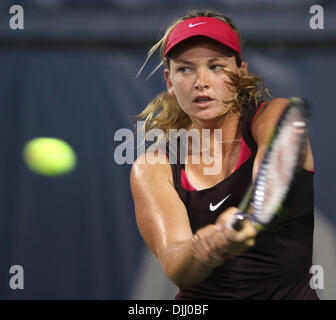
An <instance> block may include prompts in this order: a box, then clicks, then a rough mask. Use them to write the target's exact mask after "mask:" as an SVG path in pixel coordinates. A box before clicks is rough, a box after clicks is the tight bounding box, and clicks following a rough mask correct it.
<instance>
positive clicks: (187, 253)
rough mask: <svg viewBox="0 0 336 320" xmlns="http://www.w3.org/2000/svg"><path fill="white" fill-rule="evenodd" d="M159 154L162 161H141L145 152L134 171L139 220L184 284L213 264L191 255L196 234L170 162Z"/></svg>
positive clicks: (170, 271)
mask: <svg viewBox="0 0 336 320" xmlns="http://www.w3.org/2000/svg"><path fill="white" fill-rule="evenodd" d="M156 155H157V156H158V157H160V161H161V163H162V164H159V163H158V164H148V163H147V164H142V163H143V162H145V155H142V156H141V157H140V158H138V159H137V161H136V162H135V163H134V164H133V167H132V170H131V176H130V183H131V191H132V195H133V200H134V206H135V212H136V220H137V224H138V227H139V230H140V233H141V235H142V236H143V238H144V240H145V242H146V243H147V245H148V246H149V248H150V249H151V251H152V252H153V253H154V254H155V255H156V256H157V257H158V259H159V260H160V263H161V265H162V267H163V269H164V271H165V273H166V274H167V276H168V277H169V278H170V279H171V280H172V281H173V282H174V283H175V284H176V285H177V286H178V287H184V286H188V285H191V284H195V283H198V282H200V281H202V280H204V279H205V278H206V277H207V276H208V275H209V273H210V272H211V267H209V266H207V265H205V264H204V263H202V262H200V261H199V260H197V259H195V258H194V256H193V254H192V239H193V234H192V231H191V228H190V223H189V219H188V214H187V211H186V209H185V206H184V204H183V202H182V201H181V199H180V198H179V196H178V194H177V192H176V191H175V189H174V187H173V181H172V174H171V168H170V164H169V163H168V161H167V160H166V159H165V156H164V155H162V154H161V155H160V154H156Z"/></svg>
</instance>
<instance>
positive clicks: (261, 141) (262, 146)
mask: <svg viewBox="0 0 336 320" xmlns="http://www.w3.org/2000/svg"><path fill="white" fill-rule="evenodd" d="M288 103H289V100H288V99H285V98H276V99H273V100H271V101H269V102H267V103H266V104H265V105H264V106H263V107H262V110H260V112H258V114H257V115H256V117H255V119H254V121H253V123H252V127H251V133H252V136H253V138H254V140H255V141H256V143H257V145H258V151H257V154H256V158H255V160H254V165H253V177H255V176H256V174H257V171H258V168H259V166H260V164H261V161H262V159H263V156H264V153H265V151H266V149H267V146H268V142H269V137H270V135H271V134H272V132H273V131H274V128H275V127H276V124H277V122H278V120H279V118H280V116H281V114H282V113H283V112H284V111H285V109H286V108H287V106H288ZM302 167H303V168H305V169H307V170H314V161H313V154H312V150H311V147H310V142H309V139H307V144H306V146H305V150H304V154H303V159H302Z"/></svg>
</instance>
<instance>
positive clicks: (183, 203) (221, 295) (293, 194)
mask: <svg viewBox="0 0 336 320" xmlns="http://www.w3.org/2000/svg"><path fill="white" fill-rule="evenodd" d="M158 48H160V49H161V55H162V64H163V65H164V77H165V81H166V85H167V92H163V93H161V94H159V95H158V96H157V97H156V98H155V99H154V100H153V101H151V102H150V103H149V105H148V106H147V107H146V108H145V109H144V110H143V112H142V113H141V114H140V115H139V116H138V119H143V120H144V121H145V128H146V130H147V131H148V130H150V129H153V128H158V129H161V130H163V131H164V132H165V133H166V137H167V148H166V150H164V149H162V148H161V149H160V148H158V149H157V150H155V151H148V152H146V153H145V154H143V155H142V156H140V157H139V158H138V159H137V161H136V162H135V163H134V165H133V167H132V170H131V176H130V182H131V191H132V195H133V199H134V204H135V211H136V218H137V223H138V227H139V230H140V232H141V234H142V236H143V238H144V240H145V241H146V243H147V244H148V246H149V248H150V249H151V250H152V252H153V253H154V254H155V255H156V256H157V258H158V259H159V261H160V263H161V265H162V268H163V270H164V272H165V273H166V274H167V276H168V277H169V278H170V279H171V280H172V281H173V282H174V283H175V284H176V285H177V286H178V287H179V289H180V290H179V292H178V294H177V296H176V297H175V298H176V299H318V298H317V295H316V293H315V290H313V289H311V288H310V286H309V280H310V276H311V275H310V273H309V270H310V267H311V264H312V242H313V223H314V220H313V219H314V218H313V208H314V202H313V201H314V200H313V199H314V194H313V170H314V164H313V156H312V151H311V148H310V144H309V141H308V142H307V145H306V147H305V153H304V156H303V158H302V162H301V164H300V166H301V169H300V170H299V173H298V174H297V175H296V177H295V180H294V182H293V185H292V188H291V190H290V192H289V194H288V197H287V198H286V201H285V206H284V207H285V208H286V210H287V211H288V214H287V215H285V217H283V218H281V219H278V220H277V221H276V222H275V223H273V224H272V227H269V228H267V229H265V230H264V231H261V232H257V231H256V229H255V228H254V226H253V225H252V223H251V222H250V221H248V220H247V221H244V223H243V228H242V229H241V230H240V231H235V230H233V229H232V228H231V227H230V224H229V221H231V220H232V219H233V216H234V215H235V214H236V213H237V212H238V209H237V207H238V205H239V203H240V201H241V200H242V198H243V196H244V193H245V192H246V190H247V188H248V186H249V185H250V184H251V181H252V180H253V178H254V177H255V175H256V173H257V170H258V167H259V165H260V162H261V160H262V158H263V155H264V152H265V149H266V147H267V143H268V139H269V136H270V134H271V132H272V130H273V129H274V127H275V125H276V123H277V120H278V119H279V117H280V115H281V113H282V112H283V111H284V110H285V108H286V106H287V105H288V100H287V99H284V98H276V99H271V100H268V101H266V100H265V96H266V89H265V87H264V86H263V82H262V79H261V78H260V77H259V76H257V75H253V74H251V73H249V71H248V68H247V63H246V62H245V61H243V59H242V51H241V38H240V35H239V32H238V30H237V28H236V27H235V25H234V23H233V22H232V20H231V19H229V18H228V17H225V16H223V15H221V14H219V13H216V12H212V11H193V12H191V13H189V14H188V15H186V16H185V17H183V18H181V19H178V20H177V21H176V22H175V23H174V24H173V25H171V26H170V27H169V28H168V29H167V31H166V33H165V34H164V36H163V37H162V39H161V40H160V41H159V42H158V43H157V44H156V45H154V46H153V48H152V49H151V50H150V51H149V54H148V56H147V60H148V59H149V58H150V56H151V55H152V54H153V52H155V50H156V49H158ZM147 60H146V61H147ZM171 129H177V130H180V129H185V130H186V132H194V133H195V132H198V133H199V137H200V139H199V142H196V143H194V142H193V143H192V144H190V143H187V144H183V143H182V142H181V141H182V140H181V139H178V147H177V148H175V149H174V150H175V152H172V148H171V144H172V143H171V141H170V138H169V132H170V130H171ZM204 133H209V134H210V139H208V140H207V139H205V138H204V137H205V135H203V134H204ZM218 133H220V134H218ZM196 136H197V135H196ZM189 138H190V137H187V142H188V141H189V140H190V139H189ZM196 140H197V139H196ZM197 144H198V147H199V148H196V150H198V151H199V152H195V149H194V148H193V147H194V146H195V145H197ZM181 146H182V147H181ZM183 146H184V147H185V148H186V149H183V148H184V147H183ZM173 155H174V157H173ZM173 158H174V159H173ZM153 160H159V161H153ZM210 160H213V161H212V162H211V165H212V167H211V165H210V162H209V161H210ZM210 167H211V168H212V169H214V168H216V170H212V171H211V170H209V171H206V169H211V168H210Z"/></svg>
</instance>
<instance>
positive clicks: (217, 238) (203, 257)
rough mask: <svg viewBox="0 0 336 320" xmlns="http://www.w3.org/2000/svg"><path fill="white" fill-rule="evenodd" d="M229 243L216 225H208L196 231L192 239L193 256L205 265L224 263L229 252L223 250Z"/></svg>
mask: <svg viewBox="0 0 336 320" xmlns="http://www.w3.org/2000/svg"><path fill="white" fill-rule="evenodd" d="M225 244H228V242H227V240H226V239H225V237H223V235H222V233H220V232H219V231H218V230H217V228H215V226H214V225H208V226H206V227H204V228H202V229H200V230H198V231H197V232H196V234H195V235H194V237H193V239H192V253H193V256H194V257H195V258H196V259H197V260H199V261H201V262H202V263H204V264H205V265H207V266H209V267H211V268H214V267H217V266H219V265H222V264H223V263H224V261H225V260H226V259H227V254H226V253H225V252H224V251H223V250H222V248H221V247H224V246H225Z"/></svg>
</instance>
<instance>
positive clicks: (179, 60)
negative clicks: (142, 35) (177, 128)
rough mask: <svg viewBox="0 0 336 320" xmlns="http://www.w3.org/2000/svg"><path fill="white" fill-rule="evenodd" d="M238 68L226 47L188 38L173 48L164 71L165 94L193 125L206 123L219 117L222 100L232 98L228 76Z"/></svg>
mask: <svg viewBox="0 0 336 320" xmlns="http://www.w3.org/2000/svg"><path fill="white" fill-rule="evenodd" d="M239 69H243V70H244V71H245V72H246V64H245V63H243V64H242V66H241V67H240V68H238V66H237V64H236V60H235V56H234V54H233V53H232V51H231V50H229V49H228V48H227V47H225V46H223V45H221V44H219V43H217V42H216V41H213V40H211V39H207V38H197V39H195V38H194V39H189V40H187V41H185V42H183V43H182V44H181V45H180V46H178V47H177V48H175V49H174V52H173V56H172V58H171V59H170V68H169V69H165V78H166V83H167V88H168V92H169V93H170V94H172V95H175V96H176V99H177V101H178V103H179V105H180V106H181V108H182V109H183V110H184V112H186V113H187V114H188V115H189V117H190V118H191V119H192V120H193V122H206V121H209V120H213V119H215V118H218V117H220V116H221V115H223V114H224V113H225V112H226V110H227V108H226V103H225V101H229V100H231V99H232V98H233V94H234V93H233V90H232V87H231V86H230V85H229V84H228V83H227V82H230V78H229V76H228V75H227V74H226V73H225V72H224V71H233V72H238V70H239Z"/></svg>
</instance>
